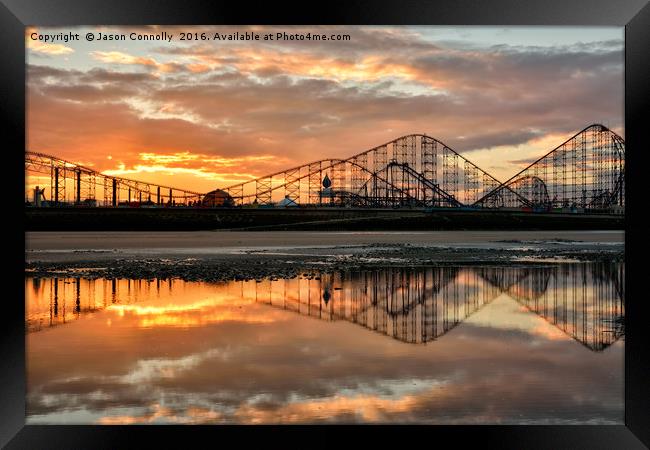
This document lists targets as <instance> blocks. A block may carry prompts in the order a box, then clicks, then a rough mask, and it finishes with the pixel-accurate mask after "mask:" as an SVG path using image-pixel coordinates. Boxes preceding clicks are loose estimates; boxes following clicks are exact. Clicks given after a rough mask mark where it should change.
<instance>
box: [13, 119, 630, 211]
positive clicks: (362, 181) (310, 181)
mask: <svg viewBox="0 0 650 450" xmlns="http://www.w3.org/2000/svg"><path fill="white" fill-rule="evenodd" d="M25 168H26V171H27V172H28V173H37V174H40V175H41V176H42V175H49V188H50V200H49V205H50V206H62V205H70V204H76V205H97V206H104V207H116V206H119V205H120V203H124V202H126V203H129V204H133V203H136V204H137V205H138V206H150V207H163V206H167V207H171V206H177V207H200V206H204V205H203V202H202V200H203V199H204V197H205V193H200V192H195V191H192V190H187V189H179V188H174V187H169V186H161V185H156V184H153V183H146V182H142V181H136V180H130V179H126V178H120V177H114V176H109V175H104V174H101V173H99V172H96V171H94V170H93V169H90V168H87V167H84V166H81V165H78V164H75V163H72V162H69V161H65V160H62V159H60V158H57V157H55V156H51V155H46V154H42V153H37V152H26V154H25ZM624 173H625V142H624V141H623V138H621V137H620V136H619V135H617V134H616V133H614V132H613V131H611V130H609V129H608V128H606V127H605V126H603V125H600V124H594V125H590V126H588V127H586V128H585V129H583V130H581V131H580V132H578V133H576V134H575V135H574V136H572V137H571V138H569V139H568V140H566V141H565V142H564V143H562V144H561V145H559V146H558V147H556V148H554V149H553V150H551V151H550V152H549V153H547V154H546V155H544V156H542V157H541V158H539V159H537V160H536V161H534V162H532V163H531V164H530V165H529V166H528V167H526V168H524V169H523V170H521V171H520V172H519V173H517V174H516V175H514V176H513V177H511V178H510V179H508V180H507V181H505V182H500V181H499V180H497V179H496V178H495V177H493V176H492V175H490V174H489V173H488V172H486V171H485V170H483V169H481V168H479V167H478V166H477V165H475V164H474V163H472V162H471V161H469V160H468V159H467V158H465V157H464V156H463V155H461V154H459V153H458V152H456V151H455V150H453V149H452V148H450V147H448V146H447V145H445V144H444V143H443V142H441V141H439V140H437V139H435V138H433V137H430V136H427V135H423V134H411V135H408V136H402V137H399V138H397V139H395V140H392V141H390V142H387V143H385V144H382V145H380V146H377V147H375V148H372V149H369V150H366V151H364V152H361V153H358V154H356V155H354V156H352V157H349V158H347V159H322V160H319V161H313V162H310V163H307V164H302V165H300V166H296V167H292V168H290V169H287V170H283V171H280V172H276V173H273V174H269V175H265V176H263V177H259V178H257V179H254V180H251V181H247V182H244V183H238V184H235V185H231V186H226V187H222V188H221V191H223V192H225V193H227V195H229V196H230V197H231V199H232V205H234V207H271V206H273V205H276V206H277V205H279V204H285V205H286V204H289V205H292V206H294V205H295V206H301V207H331V206H349V207H358V208H477V209H478V208H481V209H482V208H519V209H524V210H546V211H549V210H553V209H570V210H571V211H572V212H590V211H603V210H605V211H608V212H610V213H611V212H613V213H621V214H622V212H623V208H624V206H625V175H624ZM71 193H72V194H71ZM102 196H103V201H99V200H98V198H97V197H100V198H101V197H102ZM229 204H230V203H229Z"/></svg>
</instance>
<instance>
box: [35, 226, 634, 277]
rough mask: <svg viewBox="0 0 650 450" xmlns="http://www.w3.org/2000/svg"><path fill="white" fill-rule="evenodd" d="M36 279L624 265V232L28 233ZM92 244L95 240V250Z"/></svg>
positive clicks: (273, 274) (279, 274) (289, 274)
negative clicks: (406, 268)
mask: <svg viewBox="0 0 650 450" xmlns="http://www.w3.org/2000/svg"><path fill="white" fill-rule="evenodd" d="M26 238H27V239H26V241H27V246H26V253H25V256H26V264H25V275H26V276H28V277H83V278H107V279H113V278H129V279H153V278H163V279H164V278H179V279H183V280H186V281H227V280H254V279H255V280H260V279H264V278H271V279H273V278H293V277H296V276H299V275H305V274H306V276H315V274H317V273H322V272H331V271H345V270H370V269H375V270H376V269H379V268H384V267H413V268H416V267H426V266H443V265H444V266H450V265H477V264H478V265H500V266H505V265H530V264H534V265H539V264H558V263H569V262H622V261H624V256H625V252H624V234H623V232H612V231H595V232H575V231H574V232H548V231H547V232H510V231H509V232H471V231H466V232H410V233H386V232H383V233H376V232H375V233H350V232H347V233H345V232H343V233H326V232H318V233H314V232H302V233H296V232H265V233H250V232H223V231H222V232H184V233H181V232H169V233H164V232H159V233H144V232H142V233H141V232H123V233H120V232H107V233H82V232H81V233H80V232H74V233H51V232H43V233H27V235H26ZM91 245H92V246H91Z"/></svg>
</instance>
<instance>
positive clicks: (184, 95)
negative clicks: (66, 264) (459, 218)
mask: <svg viewBox="0 0 650 450" xmlns="http://www.w3.org/2000/svg"><path fill="white" fill-rule="evenodd" d="M236 31H239V32H240V33H243V32H246V31H248V32H255V33H258V34H260V35H261V36H263V35H264V34H266V33H272V34H275V33H277V32H286V33H287V34H293V33H303V34H305V33H308V32H311V33H319V34H326V35H328V36H329V35H331V34H341V35H343V34H347V35H349V36H350V39H349V40H345V41H343V40H327V41H313V40H312V41H307V40H303V41H297V40H280V41H277V40H274V41H263V40H260V41H223V40H221V41H215V40H209V41H201V40H198V41H196V40H192V41H180V40H179V37H180V33H181V32H191V33H195V32H196V33H201V32H205V33H206V35H207V36H210V37H212V35H213V34H214V33H215V32H218V33H220V34H228V33H233V32H236ZM70 32H72V33H79V35H80V37H81V40H79V41H69V42H63V41H57V42H54V43H46V42H44V41H42V40H34V39H32V33H38V34H40V35H43V36H44V35H55V34H57V33H64V34H67V33H70ZM89 32H90V33H93V36H95V37H98V36H99V33H100V32H101V33H102V34H103V35H116V34H125V35H126V40H124V41H102V40H99V39H95V40H94V41H92V42H89V41H87V40H86V39H85V38H84V36H85V35H86V34H87V33H89ZM162 32H166V33H167V35H169V34H171V35H172V36H173V37H172V40H171V42H168V41H162V40H158V41H156V40H153V41H147V40H130V39H129V35H130V33H136V35H142V36H145V35H152V34H154V35H155V34H157V33H162ZM25 42H26V48H27V54H26V63H27V80H26V82H27V149H28V150H29V151H35V152H42V153H46V154H51V155H54V156H57V157H60V158H63V159H66V160H69V161H72V162H75V163H79V164H82V165H85V166H88V167H92V168H94V169H96V170H98V171H100V172H104V173H106V174H109V175H117V176H124V177H127V178H132V179H137V180H142V181H149V182H154V183H160V184H163V185H171V186H174V187H179V188H185V189H190V190H194V191H198V192H207V191H209V190H212V189H215V188H223V187H226V186H229V185H233V184H236V183H239V182H243V181H248V180H252V179H254V178H257V177H259V176H263V175H266V174H270V173H273V172H277V171H281V170H284V169H287V168H290V167H293V166H296V165H299V164H303V163H308V162H310V161H314V160H319V159H324V158H345V157H349V156H352V155H354V154H356V153H360V152H362V151H364V150H367V149H370V148H373V147H375V146H378V145H381V144H384V143H386V142H388V141H391V140H393V139H395V138H397V137H399V136H403V135H406V134H412V133H424V134H427V135H429V136H433V137H435V138H437V139H439V140H440V141H442V142H444V143H445V144H446V145H447V146H449V147H451V148H452V149H454V150H456V151H458V152H459V153H461V154H462V155H464V156H465V157H466V158H468V159H469V160H470V161H472V162H474V163H475V164H477V165H478V166H479V167H481V168H482V169H484V170H487V171H488V172H490V173H491V174H492V175H494V176H495V177H497V178H498V179H500V180H501V181H505V180H506V179H508V178H510V177H511V176H512V175H514V174H515V173H516V172H518V171H519V170H521V169H523V168H524V167H525V166H526V165H527V163H528V162H530V161H531V160H532V159H534V158H536V157H539V156H542V155H543V154H545V153H547V152H548V151H550V150H552V149H553V148H555V147H556V146H558V145H559V144H561V143H562V142H564V141H565V140H566V139H568V138H570V137H571V136H572V135H573V134H575V133H576V132H578V131H580V130H581V129H583V128H585V127H586V126H588V125H590V124H592V123H602V124H603V125H605V126H608V127H609V128H610V129H612V130H613V131H615V132H617V133H618V134H620V135H621V136H624V130H623V107H624V97H623V92H624V91H623V88H624V85H623V80H624V78H623V74H624V72H623V70H624V52H623V48H624V29H623V28H622V27H607V28H602V27H507V28H503V27H439V26H427V27H420V26H418V27H405V26H391V27H388V26H382V27H367V26H363V27H360V26H355V27H348V26H346V27H342V26H322V27H314V26H310V27H289V26H283V27H261V26H250V27H225V26H223V27H214V26H210V27H196V26H191V27H177V26H149V27H137V28H135V27H121V28H120V27H72V28H42V27H28V28H27V29H26V34H25ZM34 184H37V183H34Z"/></svg>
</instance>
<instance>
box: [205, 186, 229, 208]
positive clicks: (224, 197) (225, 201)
mask: <svg viewBox="0 0 650 450" xmlns="http://www.w3.org/2000/svg"><path fill="white" fill-rule="evenodd" d="M234 205H235V201H234V200H233V198H232V197H231V196H230V194H229V193H227V192H226V191H222V190H221V189H215V190H214V191H212V192H208V193H207V194H205V196H204V197H203V200H201V206H204V207H207V208H217V207H228V206H234Z"/></svg>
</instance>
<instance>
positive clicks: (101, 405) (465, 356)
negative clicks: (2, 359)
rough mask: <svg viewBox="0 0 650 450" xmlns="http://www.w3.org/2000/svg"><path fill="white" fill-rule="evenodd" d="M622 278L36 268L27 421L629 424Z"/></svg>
mask: <svg viewBox="0 0 650 450" xmlns="http://www.w3.org/2000/svg"><path fill="white" fill-rule="evenodd" d="M623 278H624V267H623V266H622V265H619V264H569V265H543V266H531V265H521V266H510V267H496V266H495V267H488V266H477V267H431V268H422V269H409V268H403V269H400V268H390V269H378V270H371V271H366V270H350V271H344V272H338V273H330V274H327V273H321V274H320V275H310V276H307V277H304V276H303V277H299V278H294V279H288V280H265V281H262V282H259V283H257V282H255V281H248V282H243V281H241V282H239V281H238V282H235V281H233V282H227V283H196V282H183V281H180V280H151V281H146V280H103V279H97V280H88V279H82V278H62V279H36V278H28V279H26V294H27V305H26V307H27V315H26V324H27V329H28V331H29V332H28V333H27V346H26V348H27V354H26V356H27V421H28V423H104V424H128V423H292V422H345V423H349V422H391V423H394V422H407V423H453V424H458V423H463V424H474V423H502V424H505V423H511V424H525V423H536V424H541V423H562V424H567V423H573V424H585V423H600V424H605V423H607V424H622V423H623V346H624V343H623V340H622V339H619V338H620V337H621V336H622V335H623V332H624V329H623V325H622V324H623V322H622V318H623V316H624V310H623V296H624V286H623ZM437 338H439V340H437V341H436V342H435V343H431V341H432V340H435V339H437ZM574 339H575V340H577V341H579V342H581V343H582V344H584V345H579V344H577V343H576V342H574ZM423 343H430V344H427V345H422V344H423Z"/></svg>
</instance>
